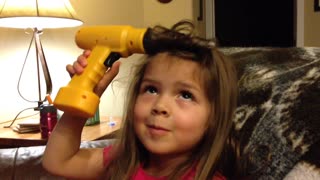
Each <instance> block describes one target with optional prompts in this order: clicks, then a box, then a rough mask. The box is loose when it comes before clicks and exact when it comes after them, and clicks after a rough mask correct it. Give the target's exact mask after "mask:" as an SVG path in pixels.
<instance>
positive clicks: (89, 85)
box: [69, 45, 111, 91]
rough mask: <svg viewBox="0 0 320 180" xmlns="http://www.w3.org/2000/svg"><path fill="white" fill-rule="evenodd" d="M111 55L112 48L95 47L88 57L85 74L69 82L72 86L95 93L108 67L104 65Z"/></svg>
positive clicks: (75, 76)
mask: <svg viewBox="0 0 320 180" xmlns="http://www.w3.org/2000/svg"><path fill="white" fill-rule="evenodd" d="M110 54H111V51H110V48H108V47H106V46H99V45H97V46H95V47H94V48H93V49H92V51H91V54H90V56H89V57H88V59H87V61H88V64H87V67H86V68H85V69H84V71H83V73H81V74H79V75H78V74H77V75H74V76H73V77H72V79H71V81H70V82H69V85H70V86H74V87H75V88H81V89H85V90H88V91H93V89H94V87H95V86H96V85H97V84H98V82H99V81H100V80H101V79H102V77H103V75H104V73H105V72H106V70H107V67H106V66H105V65H104V63H105V61H106V59H107V58H108V56H109V55H110Z"/></svg>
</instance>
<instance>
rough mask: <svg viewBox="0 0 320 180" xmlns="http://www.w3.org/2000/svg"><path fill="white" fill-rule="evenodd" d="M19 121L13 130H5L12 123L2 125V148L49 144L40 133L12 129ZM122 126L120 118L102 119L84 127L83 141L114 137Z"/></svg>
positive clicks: (0, 140) (0, 141) (0, 135)
mask: <svg viewBox="0 0 320 180" xmlns="http://www.w3.org/2000/svg"><path fill="white" fill-rule="evenodd" d="M19 121H21V120H16V122H15V123H14V124H13V125H12V126H11V128H4V126H6V125H10V123H11V122H6V123H0V148H4V147H6V148H7V147H22V146H37V145H45V144H46V143H47V140H46V139H41V134H40V131H38V132H31V133H18V132H15V131H13V129H12V127H14V126H15V125H16V124H17V123H19ZM111 122H113V123H114V125H110V124H111ZM120 126H121V118H120V117H109V116H103V117H100V123H99V124H95V125H91V126H84V128H83V131H82V137H81V140H82V141H92V140H97V139H101V138H105V137H108V136H109V135H110V136H112V133H114V132H115V131H117V130H119V129H120Z"/></svg>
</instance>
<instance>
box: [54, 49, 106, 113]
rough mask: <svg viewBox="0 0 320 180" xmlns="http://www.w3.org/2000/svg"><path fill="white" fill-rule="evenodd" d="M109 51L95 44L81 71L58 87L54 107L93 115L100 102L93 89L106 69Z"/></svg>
mask: <svg viewBox="0 0 320 180" xmlns="http://www.w3.org/2000/svg"><path fill="white" fill-rule="evenodd" d="M110 53H111V50H110V48H108V47H106V46H99V45H97V46H95V47H94V48H93V49H92V52H91V54H90V56H89V57H88V59H87V60H88V64H87V67H86V68H85V69H84V71H83V73H81V74H75V75H74V76H73V77H72V79H71V81H70V82H69V84H68V85H67V86H66V87H62V88H60V90H59V92H58V94H57V96H56V98H55V101H54V105H55V106H56V108H58V109H59V110H62V111H67V112H70V113H73V114H76V115H78V116H81V117H87V118H89V117H93V115H94V114H95V112H96V110H97V108H98V105H99V102H100V98H99V97H98V95H97V94H95V93H94V92H93V89H94V88H95V87H96V85H97V84H98V82H99V81H100V80H101V79H102V77H103V75H104V73H105V72H106V70H107V67H106V66H105V65H104V62H105V60H106V58H107V57H108V56H109V55H110Z"/></svg>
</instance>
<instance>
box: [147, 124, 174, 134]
mask: <svg viewBox="0 0 320 180" xmlns="http://www.w3.org/2000/svg"><path fill="white" fill-rule="evenodd" d="M147 127H148V130H149V133H150V134H151V135H152V136H163V135H165V134H167V133H168V132H169V130H168V129H165V128H163V127H160V126H155V125H147Z"/></svg>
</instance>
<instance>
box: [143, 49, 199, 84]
mask: <svg viewBox="0 0 320 180" xmlns="http://www.w3.org/2000/svg"><path fill="white" fill-rule="evenodd" d="M157 74H158V75H161V74H163V75H164V74H169V75H170V76H172V78H174V77H178V76H179V75H180V77H181V76H182V77H184V76H185V78H192V79H193V80H194V81H196V82H199V83H200V82H202V80H203V77H202V75H203V73H201V67H200V65H199V64H198V63H197V62H195V61H192V60H189V59H183V58H180V57H177V56H172V55H168V54H167V53H159V54H157V55H155V56H154V57H152V59H151V60H150V62H149V63H148V65H147V67H146V71H145V75H157Z"/></svg>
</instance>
